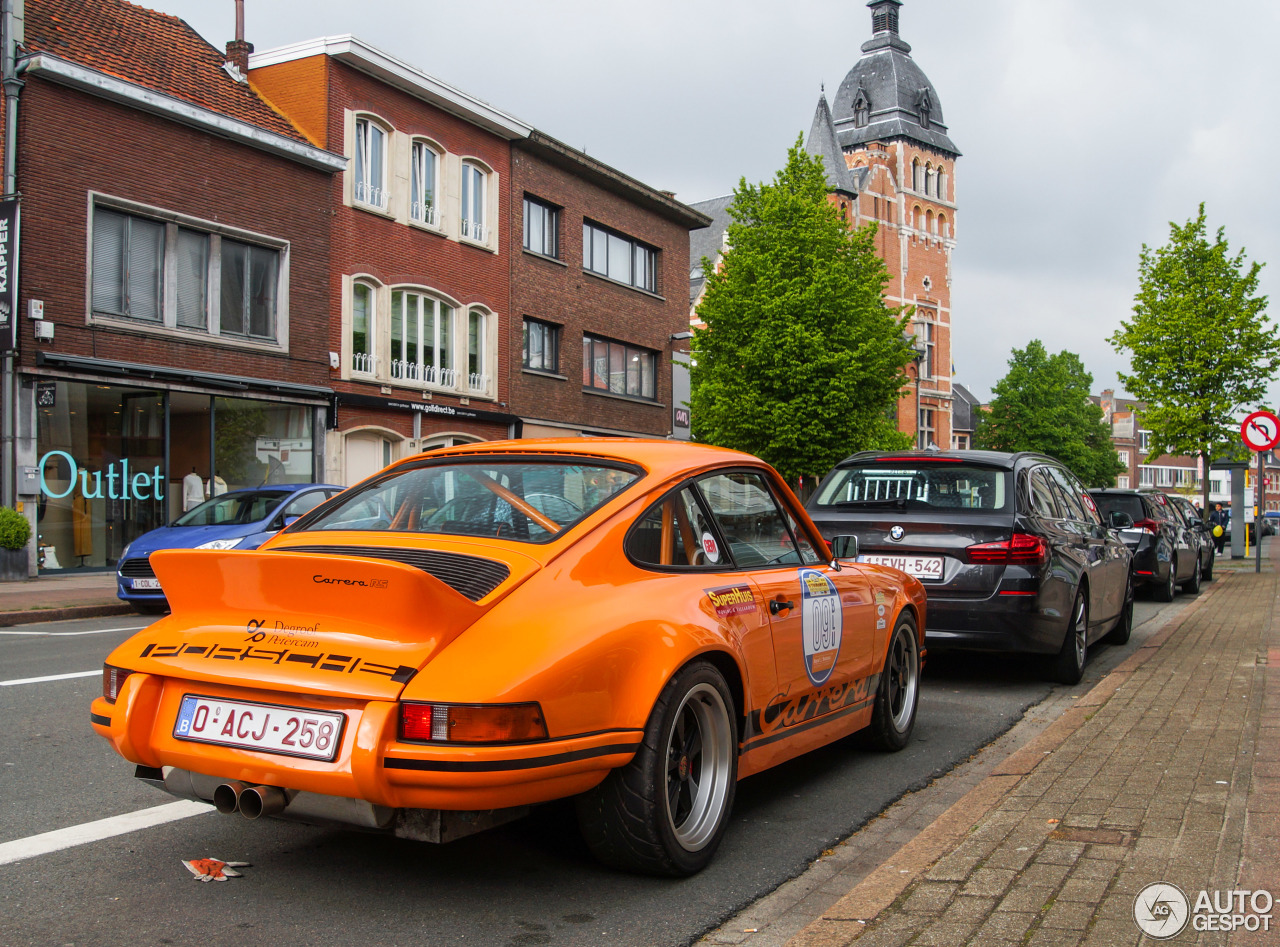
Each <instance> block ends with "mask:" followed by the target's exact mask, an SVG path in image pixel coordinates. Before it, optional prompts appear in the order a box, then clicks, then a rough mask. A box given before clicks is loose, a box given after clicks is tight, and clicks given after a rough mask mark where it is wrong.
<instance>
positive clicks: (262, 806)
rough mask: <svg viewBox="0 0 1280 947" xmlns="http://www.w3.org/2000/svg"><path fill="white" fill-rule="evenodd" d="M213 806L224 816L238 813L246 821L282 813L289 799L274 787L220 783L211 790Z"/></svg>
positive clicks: (282, 791)
mask: <svg viewBox="0 0 1280 947" xmlns="http://www.w3.org/2000/svg"><path fill="white" fill-rule="evenodd" d="M213 805H214V808H216V809H217V810H218V811H219V812H221V813H223V814H224V815H230V814H231V813H232V812H239V813H240V814H241V815H242V816H244V817H245V818H246V819H258V818H261V817H262V816H264V815H278V814H279V813H281V812H283V811H284V810H285V807H286V806H288V805H289V797H288V796H287V795H286V794H285V791H284V790H283V789H279V788H277V787H275V786H246V785H245V784H244V783H240V782H230V783H220V784H218V786H217V787H216V788H215V789H214V790H213Z"/></svg>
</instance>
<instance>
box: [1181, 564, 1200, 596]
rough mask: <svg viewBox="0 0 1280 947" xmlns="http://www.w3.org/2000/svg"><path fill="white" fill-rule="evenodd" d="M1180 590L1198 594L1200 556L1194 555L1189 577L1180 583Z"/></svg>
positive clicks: (1189, 593)
mask: <svg viewBox="0 0 1280 947" xmlns="http://www.w3.org/2000/svg"><path fill="white" fill-rule="evenodd" d="M1182 591H1184V592H1186V593H1187V594H1188V595H1199V594H1200V557H1199V556H1196V564H1195V566H1194V567H1192V569H1191V578H1189V579H1187V581H1186V582H1183V583H1182Z"/></svg>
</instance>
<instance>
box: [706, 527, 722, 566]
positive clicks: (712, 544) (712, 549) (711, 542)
mask: <svg viewBox="0 0 1280 947" xmlns="http://www.w3.org/2000/svg"><path fill="white" fill-rule="evenodd" d="M702 551H703V552H704V553H706V554H707V561H708V562H719V561H720V547H719V546H718V545H716V538H715V537H714V536H712V535H711V534H710V533H703V534H702Z"/></svg>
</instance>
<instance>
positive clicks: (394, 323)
mask: <svg viewBox="0 0 1280 947" xmlns="http://www.w3.org/2000/svg"><path fill="white" fill-rule="evenodd" d="M453 317H454V310H453V307H452V306H449V305H446V304H445V303H443V302H441V301H440V300H438V299H434V298H432V297H431V296H425V295H423V294H422V293H414V292H409V291H407V290H396V291H395V292H393V293H392V294H391V377H392V378H394V379H397V380H401V381H415V382H420V383H422V384H426V385H440V386H443V387H446V388H453V387H456V385H457V373H456V372H455V370H454V367H453Z"/></svg>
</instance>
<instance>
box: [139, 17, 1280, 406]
mask: <svg viewBox="0 0 1280 947" xmlns="http://www.w3.org/2000/svg"><path fill="white" fill-rule="evenodd" d="M147 5H149V6H153V7H155V8H157V9H160V10H162V11H163V12H166V13H171V14H174V15H177V16H181V17H182V18H184V19H185V20H186V21H187V22H188V23H190V24H191V25H192V26H193V27H194V28H195V29H196V30H198V31H199V32H200V33H201V34H202V35H203V36H204V37H205V38H206V39H207V40H209V41H210V42H211V43H213V44H214V45H215V46H217V47H219V48H222V47H223V46H224V45H225V43H226V41H227V40H228V39H231V38H232V36H233V33H234V23H235V18H234V9H235V7H234V2H233V0H151V2H150V3H148V4H147ZM245 8H246V13H245V21H246V34H247V36H246V38H247V39H248V40H249V41H250V42H252V43H253V44H254V45H255V47H256V49H257V51H259V52H262V51H264V50H267V49H270V48H273V47H276V46H281V45H284V44H286V43H292V42H297V41H299V40H304V39H311V38H314V37H318V36H326V35H337V34H344V33H352V34H354V35H356V36H357V37H359V38H360V39H362V40H364V41H365V42H368V43H371V44H372V45H374V46H376V47H378V48H380V49H382V50H384V51H386V52H388V53H390V54H392V55H394V56H396V57H398V58H400V59H403V60H405V61H407V62H409V63H412V64H413V65H415V66H417V67H419V68H421V69H422V70H424V71H425V72H428V73H430V74H432V75H434V76H436V77H438V78H440V79H442V80H444V81H445V82H448V83H450V84H452V85H454V86H457V87H459V88H461V89H463V90H465V91H467V92H469V93H471V94H473V95H476V96H478V97H480V98H482V99H485V100H486V101H488V102H489V103H490V104H492V105H494V106H496V107H498V108H500V109H502V110H504V111H506V112H508V113H510V114H512V115H514V116H516V117H518V118H520V119H523V120H524V121H526V122H528V123H530V124H532V125H534V126H535V127H537V128H539V129H540V130H542V131H544V132H546V133H547V134H549V135H552V136H554V137H556V138H559V139H561V140H563V141H565V142H568V143H569V144H572V145H574V146H576V147H579V148H583V149H584V150H586V151H588V152H590V153H591V154H593V155H595V156H596V157H598V158H600V159H602V160H604V161H606V162H608V163H609V164H611V165H613V166H614V167H616V168H618V169H620V170H622V171H624V172H626V173H628V174H630V175H632V176H634V177H637V178H639V179H640V180H642V181H644V182H645V183H647V184H650V185H652V186H654V187H658V188H663V189H667V190H673V191H675V192H676V194H677V196H678V197H679V198H680V199H681V200H685V201H690V202H692V201H699V200H703V199H706V198H709V197H717V196H719V195H723V194H728V193H730V192H731V191H732V190H733V187H734V186H735V185H736V184H737V183H738V180H739V178H741V177H746V178H747V179H748V180H749V181H752V182H757V181H762V180H767V179H769V178H771V177H772V176H773V174H774V173H775V172H776V171H777V170H778V169H779V168H780V167H781V166H782V164H783V162H784V161H785V158H786V150H787V148H788V147H789V146H790V145H791V144H792V143H793V142H794V141H795V139H796V136H797V135H799V134H800V133H802V132H804V133H806V134H807V132H808V129H809V124H810V122H811V121H812V118H813V110H814V107H815V105H816V104H817V99H818V93H819V89H820V87H821V85H822V84H823V83H825V84H826V87H827V89H828V90H830V91H832V92H834V90H835V89H836V88H837V87H838V86H839V84H840V81H841V80H842V79H843V78H844V76H845V74H846V73H847V72H848V71H849V69H850V68H851V67H852V66H853V64H854V63H855V62H856V61H857V59H858V57H859V55H860V51H859V48H858V47H859V46H860V45H861V43H862V42H863V41H864V40H866V39H868V38H869V37H870V33H871V14H870V11H869V10H868V9H867V8H866V5H865V2H864V0H786V2H781V0H732V2H730V0H648V2H646V3H619V2H601V0H537V2H529V0H526V2H512V0H495V2H490V3H484V4H479V3H457V2H449V3H443V2H437V0H360V2H339V0H307V2H305V3H299V2H298V0H245ZM901 35H902V38H903V39H905V40H906V41H907V42H908V43H910V44H911V46H912V47H913V51H912V56H913V57H914V58H915V59H916V61H917V62H918V63H919V64H920V66H921V67H922V68H923V69H924V71H925V73H926V74H927V75H928V76H929V78H930V80H932V82H933V84H934V86H935V88H936V89H937V91H938V95H939V98H940V100H941V108H942V114H943V119H944V120H945V122H946V124H947V125H948V126H949V129H950V135H951V139H952V141H954V142H955V143H956V146H957V147H958V148H959V149H960V150H961V151H962V152H963V157H961V158H960V159H959V161H958V163H957V168H956V175H955V184H956V195H957V200H958V204H959V208H958V213H957V216H956V239H957V249H956V254H955V272H954V280H953V285H952V305H953V316H952V318H953V325H954V328H953V333H952V340H953V341H952V345H953V360H954V362H955V368H956V375H955V379H956V381H958V382H960V383H962V384H964V385H966V386H968V387H969V388H970V389H971V390H972V391H973V392H974V393H975V394H977V395H978V396H979V397H980V398H984V399H985V398H987V397H989V393H990V389H991V387H992V385H994V384H995V382H996V381H998V380H999V379H1000V378H1001V377H1002V376H1003V375H1004V373H1005V371H1006V368H1007V362H1008V358H1009V353H1010V351H1011V350H1012V349H1013V348H1021V347H1023V346H1025V345H1026V343H1027V342H1028V341H1029V340H1031V339H1035V338H1038V339H1040V340H1042V341H1043V342H1044V343H1045V345H1046V346H1047V347H1048V348H1049V350H1050V351H1052V352H1056V351H1061V350H1063V349H1066V350H1068V351H1072V352H1075V353H1077V354H1078V355H1080V356H1081V358H1082V359H1083V360H1084V363H1085V366H1086V367H1087V368H1088V370H1089V371H1090V372H1092V374H1093V377H1094V385H1093V389H1094V391H1095V392H1096V391H1099V390H1101V389H1102V388H1105V387H1109V386H1116V387H1118V382H1117V379H1116V377H1115V373H1116V371H1117V370H1124V368H1125V361H1124V360H1123V359H1122V358H1121V357H1120V356H1118V355H1117V354H1116V353H1115V352H1114V351H1113V350H1112V348H1111V346H1110V345H1109V344H1108V343H1107V342H1106V337H1107V336H1108V335H1110V333H1111V332H1112V331H1114V330H1115V329H1116V327H1117V326H1118V324H1119V321H1120V320H1121V319H1122V318H1125V317H1126V316H1127V315H1128V314H1129V312H1130V309H1131V306H1132V301H1133V295H1134V292H1135V291H1136V286H1137V275H1136V274H1137V264H1138V254H1139V251H1140V249H1141V246H1142V244H1143V243H1144V242H1145V243H1148V244H1152V245H1156V244H1160V243H1163V242H1164V241H1165V240H1166V239H1167V237H1168V227H1169V222H1170V221H1171V220H1176V221H1179V222H1184V221H1186V220H1187V219H1188V218H1190V217H1193V216H1194V215H1195V213H1196V209H1197V206H1198V204H1199V203H1200V202H1201V201H1203V202H1205V203H1206V205H1207V209H1208V214H1209V223H1210V227H1211V228H1215V229H1216V228H1217V227H1218V226H1225V227H1226V232H1227V238H1228V240H1229V241H1230V243H1231V245H1232V247H1233V248H1235V249H1239V248H1240V247H1244V248H1245V249H1246V250H1247V251H1248V254H1249V257H1250V258H1251V259H1256V260H1260V261H1262V262H1268V261H1272V266H1270V267H1268V268H1267V269H1266V270H1264V271H1263V292H1266V293H1268V294H1271V295H1275V294H1276V289H1277V287H1280V282H1278V281H1280V229H1278V228H1277V223H1278V222H1280V188H1277V182H1280V165H1278V166H1276V167H1273V166H1272V165H1271V164H1270V161H1271V159H1272V157H1273V156H1274V154H1275V151H1276V147H1275V146H1276V143H1277V138H1280V128H1278V127H1277V116H1278V115H1280V107H1278V106H1280V103H1278V102H1277V98H1278V97H1280V82H1278V81H1277V80H1278V79H1280V52H1278V51H1277V49H1276V48H1275V40H1276V38H1277V37H1278V36H1280V4H1276V3H1274V2H1269V0H1238V2H1236V3H1208V2H1205V0H1123V2H1114V0H1112V2H1104V3H1099V2H1097V0H1087V2H1086V0H905V4H904V6H903V7H902V10H901ZM1273 174H1274V175H1275V176H1273ZM1277 298H1278V299H1280V297H1277ZM1277 391H1280V389H1277ZM1274 400H1275V398H1274V395H1273V403H1274Z"/></svg>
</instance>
